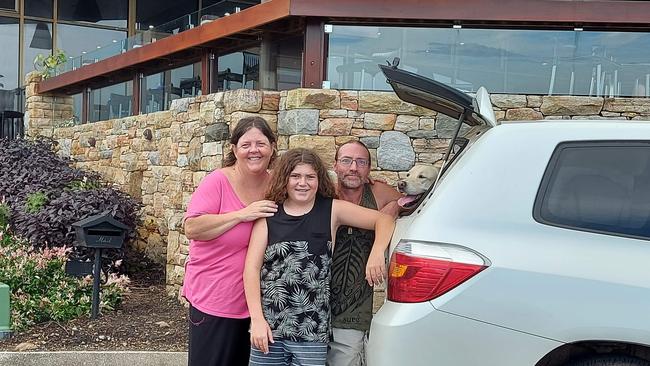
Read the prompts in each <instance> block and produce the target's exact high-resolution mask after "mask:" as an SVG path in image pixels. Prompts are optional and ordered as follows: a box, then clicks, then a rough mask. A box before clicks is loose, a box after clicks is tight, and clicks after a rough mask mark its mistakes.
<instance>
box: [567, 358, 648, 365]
mask: <svg viewBox="0 0 650 366" xmlns="http://www.w3.org/2000/svg"><path fill="white" fill-rule="evenodd" d="M565 366H650V362H648V361H644V360H641V359H638V358H636V357H631V356H597V357H589V358H585V359H581V360H578V361H574V362H571V363H568V364H566V365H565Z"/></svg>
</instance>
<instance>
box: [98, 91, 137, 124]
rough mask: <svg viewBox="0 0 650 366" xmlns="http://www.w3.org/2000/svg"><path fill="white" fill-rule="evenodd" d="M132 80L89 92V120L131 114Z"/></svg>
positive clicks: (100, 119)
mask: <svg viewBox="0 0 650 366" xmlns="http://www.w3.org/2000/svg"><path fill="white" fill-rule="evenodd" d="M132 96H133V82H132V81H127V82H125V83H120V84H115V85H111V86H107V87H104V88H100V89H94V90H92V91H91V92H90V98H89V105H90V109H89V116H88V120H89V121H90V122H96V121H104V120H107V119H114V118H122V117H127V116H131V115H132V113H131V111H132V106H131V103H132Z"/></svg>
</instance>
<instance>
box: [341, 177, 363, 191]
mask: <svg viewBox="0 0 650 366" xmlns="http://www.w3.org/2000/svg"><path fill="white" fill-rule="evenodd" d="M350 178H351V179H350ZM355 178H356V179H355ZM339 184H340V185H341V187H343V188H347V189H356V188H359V187H361V186H363V178H361V176H359V175H352V174H350V175H347V176H344V177H343V179H339Z"/></svg>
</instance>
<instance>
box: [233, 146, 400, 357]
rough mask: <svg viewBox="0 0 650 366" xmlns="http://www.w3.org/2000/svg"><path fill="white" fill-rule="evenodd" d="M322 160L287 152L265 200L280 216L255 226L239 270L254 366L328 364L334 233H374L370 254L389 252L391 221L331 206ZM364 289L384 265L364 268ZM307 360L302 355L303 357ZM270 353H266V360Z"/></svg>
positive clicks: (352, 207)
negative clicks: (248, 315) (348, 228)
mask: <svg viewBox="0 0 650 366" xmlns="http://www.w3.org/2000/svg"><path fill="white" fill-rule="evenodd" d="M334 195H335V189H334V185H333V183H332V182H331V181H330V180H329V177H328V176H327V171H326V169H325V166H324V165H323V163H322V161H321V159H320V158H319V157H318V155H316V154H315V153H314V152H313V151H311V150H308V149H294V150H289V151H287V152H285V153H284V154H283V155H282V157H281V158H280V162H279V163H278V166H277V167H276V168H275V172H274V178H273V182H272V183H271V189H270V192H269V194H268V196H267V199H270V200H273V201H275V202H277V203H278V205H279V208H278V212H277V213H275V214H274V215H272V216H271V217H268V218H266V219H260V220H258V221H257V222H256V223H255V225H254V227H253V232H252V235H251V241H250V245H249V249H248V255H247V258H246V268H245V270H244V287H245V290H246V300H247V303H248V307H249V311H250V313H251V344H252V347H251V361H250V364H251V365H266V364H277V362H278V361H279V360H280V362H281V363H280V364H285V365H290V364H292V363H293V364H299V365H300V364H302V363H303V362H305V361H306V360H305V359H304V356H305V355H306V354H307V355H309V360H308V361H309V363H310V364H312V365H325V359H326V354H327V337H328V334H329V327H330V307H329V306H330V305H329V303H330V288H329V286H330V280H331V274H330V270H331V262H332V249H333V247H332V234H333V232H335V231H336V229H337V228H338V226H339V225H348V226H355V227H361V228H364V229H372V230H375V241H374V244H373V250H375V248H376V250H381V251H382V252H383V251H384V250H385V248H386V247H387V246H388V242H389V240H390V235H391V234H392V230H393V227H394V220H393V219H392V218H391V217H389V216H388V215H385V214H382V213H379V212H377V211H373V210H369V209H366V208H362V207H360V206H357V205H354V204H352V203H350V202H346V201H340V200H336V199H333V197H334ZM366 277H367V280H368V281H369V283H381V281H383V278H384V277H385V267H384V264H383V263H369V265H368V269H367V270H366ZM307 351H308V352H309V353H305V352H307ZM269 352H271V353H269Z"/></svg>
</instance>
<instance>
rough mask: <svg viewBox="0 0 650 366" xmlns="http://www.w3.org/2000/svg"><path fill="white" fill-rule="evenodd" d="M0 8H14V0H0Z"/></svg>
mask: <svg viewBox="0 0 650 366" xmlns="http://www.w3.org/2000/svg"><path fill="white" fill-rule="evenodd" d="M0 9H9V10H16V9H17V7H16V0H0Z"/></svg>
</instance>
